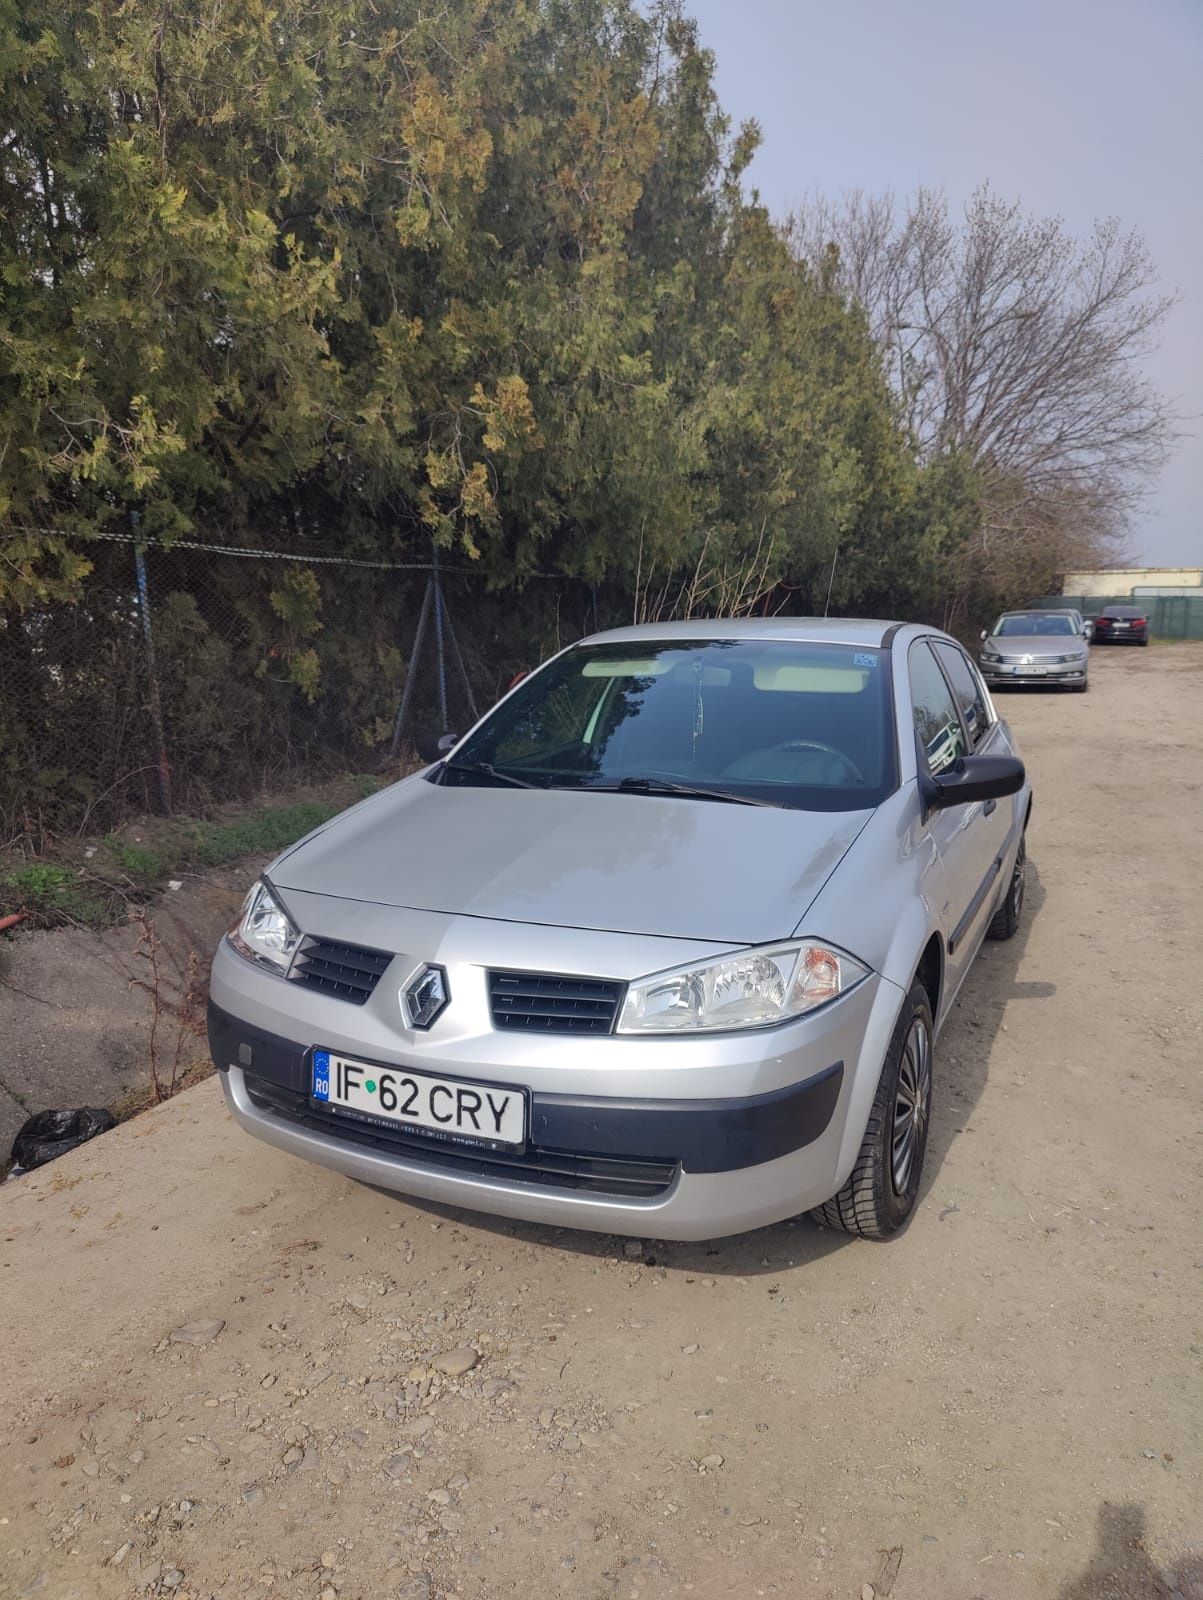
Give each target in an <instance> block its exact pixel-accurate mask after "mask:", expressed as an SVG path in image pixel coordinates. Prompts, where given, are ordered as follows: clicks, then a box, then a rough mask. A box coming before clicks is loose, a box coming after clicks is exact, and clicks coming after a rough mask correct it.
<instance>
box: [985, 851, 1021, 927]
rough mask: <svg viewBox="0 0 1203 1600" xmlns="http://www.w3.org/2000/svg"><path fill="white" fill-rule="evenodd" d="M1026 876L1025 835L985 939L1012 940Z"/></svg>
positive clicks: (1017, 925) (1016, 925) (1017, 924)
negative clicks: (1009, 879)
mask: <svg viewBox="0 0 1203 1600" xmlns="http://www.w3.org/2000/svg"><path fill="white" fill-rule="evenodd" d="M1027 875H1028V847H1027V835H1026V834H1025V835H1023V836H1021V838H1020V840H1019V849H1018V850H1017V851H1016V852H1015V866H1014V869H1013V871H1012V873H1011V881H1010V883H1009V884H1008V885H1007V892H1006V894H1005V895H1004V897H1003V900H1002V903H1001V905H1000V906H999V908H998V910H997V911H996V912H995V913H994V915H993V916H992V917H991V919H990V926H989V927H988V928H987V929H986V938H987V939H1013V938H1014V937H1015V933H1016V930H1017V929H1018V927H1019V916H1020V913H1021V912H1022V910H1023V894H1024V890H1025V888H1026V887H1027Z"/></svg>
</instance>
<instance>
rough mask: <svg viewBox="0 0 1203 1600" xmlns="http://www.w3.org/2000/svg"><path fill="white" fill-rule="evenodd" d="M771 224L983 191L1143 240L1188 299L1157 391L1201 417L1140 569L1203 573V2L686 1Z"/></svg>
mask: <svg viewBox="0 0 1203 1600" xmlns="http://www.w3.org/2000/svg"><path fill="white" fill-rule="evenodd" d="M686 9H687V10H688V11H689V12H691V13H692V15H693V16H695V17H696V18H697V21H698V24H699V29H700V32H701V37H702V42H703V43H704V44H705V45H706V46H708V47H709V48H710V49H711V50H713V51H714V53H715V55H716V57H717V85H718V92H719V97H720V99H721V101H722V103H723V106H724V108H725V109H726V111H727V112H728V113H730V115H731V116H732V117H733V118H734V120H735V121H736V122H737V123H738V122H740V121H743V120H745V119H746V118H748V117H755V118H756V120H757V121H758V122H759V123H760V125H761V127H762V129H763V130H764V142H763V144H762V146H761V150H760V153H759V155H758V156H757V157H756V160H755V161H754V162H753V164H752V167H751V170H750V172H749V176H748V182H749V183H750V184H752V185H754V186H755V187H757V188H758V189H759V190H760V193H761V197H762V199H763V200H764V202H765V203H766V204H767V205H768V206H769V208H770V209H771V210H772V211H773V212H774V213H777V214H783V213H784V212H786V211H788V210H791V209H793V208H794V207H795V206H797V204H798V203H799V202H800V201H801V200H802V199H803V198H804V197H805V196H806V195H807V194H808V193H811V192H814V191H819V192H822V193H827V194H831V195H836V194H838V193H840V191H842V190H844V189H850V188H861V189H867V190H883V189H894V190H895V191H896V192H897V193H898V194H900V195H905V194H907V193H909V192H911V191H912V190H914V189H915V188H917V187H918V186H919V185H920V184H924V185H927V186H928V187H930V188H938V189H943V190H944V191H945V192H946V193H947V194H948V196H949V198H950V200H951V201H952V202H953V204H954V205H958V204H960V203H961V202H962V201H963V200H964V199H965V198H966V197H967V196H968V195H969V194H970V193H971V192H972V190H973V189H974V188H975V187H976V186H977V185H978V184H979V183H980V182H982V181H983V180H988V181H989V183H990V184H991V186H992V187H993V188H994V189H995V190H997V191H998V193H999V194H1001V195H1002V196H1004V197H1006V198H1007V199H1017V200H1020V201H1021V202H1022V203H1023V205H1024V207H1025V208H1026V209H1028V210H1031V211H1034V212H1037V213H1039V214H1041V215H1045V216H1048V215H1057V216H1060V217H1062V218H1064V220H1065V223H1066V225H1067V226H1068V227H1069V228H1070V229H1071V230H1072V231H1073V232H1074V233H1078V234H1082V235H1085V234H1086V233H1088V231H1089V229H1090V227H1091V225H1092V223H1093V222H1094V220H1095V218H1096V217H1103V216H1116V217H1118V218H1119V219H1120V221H1121V222H1122V223H1123V224H1124V225H1125V226H1127V227H1134V228H1136V229H1137V230H1138V231H1139V232H1140V233H1141V234H1143V236H1144V238H1145V241H1146V243H1147V244H1148V246H1149V249H1150V252H1151V254H1152V256H1153V259H1154V260H1155V262H1156V263H1157V266H1158V269H1159V271H1160V273H1161V276H1162V285H1161V286H1162V288H1164V289H1165V290H1167V291H1177V292H1178V293H1179V294H1180V295H1181V297H1182V299H1181V303H1180V304H1179V305H1178V306H1177V307H1176V308H1175V310H1174V312H1173V313H1172V315H1171V318H1170V320H1169V321H1168V322H1167V324H1166V326H1165V331H1164V335H1163V339H1162V344H1161V348H1160V350H1159V351H1158V353H1157V354H1156V355H1155V356H1152V357H1150V359H1149V361H1148V362H1147V372H1148V375H1149V377H1150V378H1151V379H1152V380H1153V381H1154V382H1155V383H1156V385H1157V386H1158V387H1159V388H1160V389H1161V390H1162V391H1163V392H1164V393H1166V394H1167V395H1170V396H1171V397H1173V398H1174V399H1175V400H1176V401H1177V403H1178V406H1179V409H1180V410H1181V411H1182V412H1183V413H1185V414H1188V415H1189V416H1190V417H1191V418H1192V419H1193V420H1188V421H1187V422H1186V423H1185V424H1184V426H1185V428H1186V429H1188V430H1189V435H1190V436H1189V437H1186V438H1184V439H1182V440H1181V441H1180V443H1179V444H1178V447H1177V449H1176V450H1175V453H1174V456H1173V459H1172V460H1171V461H1170V462H1169V463H1168V465H1167V466H1166V467H1165V469H1164V471H1163V472H1162V474H1161V477H1160V479H1159V480H1158V482H1157V483H1156V484H1155V485H1154V487H1153V492H1152V495H1151V497H1150V501H1149V506H1148V510H1147V513H1146V514H1143V515H1141V516H1139V517H1138V519H1137V521H1136V523H1135V525H1134V527H1133V532H1132V537H1131V546H1130V548H1131V553H1132V555H1133V556H1134V557H1136V558H1137V559H1139V560H1142V561H1144V562H1146V563H1148V564H1152V563H1165V564H1167V565H1174V566H1184V565H1199V564H1203V271H1201V270H1200V263H1201V260H1203V0H1007V4H1005V5H1002V4H999V3H998V0H995V3H993V4H989V5H988V4H985V3H983V0H686Z"/></svg>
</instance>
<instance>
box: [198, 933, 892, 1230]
mask: <svg viewBox="0 0 1203 1600" xmlns="http://www.w3.org/2000/svg"><path fill="white" fill-rule="evenodd" d="M451 982H452V992H453V993H455V992H456V987H455V986H456V974H455V973H454V971H453V974H452V980H451ZM382 983H383V980H382ZM295 987H296V986H294V985H291V984H289V985H284V984H282V981H281V980H279V979H276V978H274V977H272V976H271V975H268V974H264V973H261V972H260V971H258V970H257V969H256V968H254V967H253V966H252V965H251V964H250V963H249V962H246V961H244V960H243V959H242V958H241V957H240V956H238V955H237V954H235V953H234V952H233V951H231V950H229V949H228V947H225V946H224V945H223V947H222V949H221V950H220V951H219V953H218V957H217V959H216V961H215V963H214V977H213V986H212V988H213V996H214V999H213V1002H211V1007H210V1013H209V1037H210V1047H211V1049H212V1052H213V1057H214V1060H215V1062H216V1064H217V1065H218V1067H219V1068H220V1069H221V1070H222V1077H223V1084H224V1088H225V1095H226V1100H227V1103H228V1105H229V1107H230V1110H231V1111H232V1112H233V1114H234V1116H235V1117H236V1119H237V1120H238V1121H239V1122H240V1123H241V1124H242V1126H243V1127H244V1128H245V1129H246V1130H247V1131H248V1132H250V1133H252V1134H254V1135H256V1136H257V1137H258V1138H261V1139H264V1140H266V1141H267V1142H268V1143H269V1144H272V1145H274V1146H276V1147H277V1148H278V1149H281V1150H285V1151H288V1152H289V1153H291V1154H294V1155H298V1156H302V1157H304V1158H305V1159H307V1160H311V1161H316V1162H318V1163H320V1164H321V1165H323V1166H326V1167H330V1168H333V1169H334V1170H336V1171H338V1172H341V1173H343V1174H345V1175H346V1176H348V1177H351V1178H355V1179H358V1180H360V1181H362V1182H366V1183H371V1184H374V1185H377V1186H379V1187H382V1188H386V1189H392V1190H396V1191H399V1192H401V1193H404V1194H409V1195H414V1196H416V1197H418V1198H421V1199H426V1200H430V1201H434V1202H438V1203H443V1204H450V1205H457V1206H466V1207H470V1208H474V1209H477V1210H481V1211H487V1212H491V1213H494V1214H497V1215H501V1216H506V1217H514V1218H522V1219H526V1220H528V1221H532V1222H542V1223H551V1224H557V1225H561V1226H569V1227H576V1228H584V1229H589V1230H593V1231H598V1232H607V1233H619V1234H637V1235H639V1236H641V1237H649V1238H660V1239H702V1238H716V1237H721V1236H723V1235H726V1234H732V1233H740V1232H744V1231H746V1230H748V1229H750V1228H756V1227H760V1226H763V1225H765V1224H768V1223H771V1222H777V1221H780V1220H782V1219H783V1218H785V1217H788V1216H793V1215H796V1214H798V1213H799V1212H802V1211H805V1210H808V1209H809V1208H810V1207H812V1206H815V1205H818V1204H820V1203H821V1202H822V1201H824V1200H827V1199H829V1198H830V1196H831V1195H832V1194H834V1193H835V1192H836V1190H838V1189H839V1188H840V1186H841V1184H842V1183H843V1181H844V1179H845V1178H846V1176H847V1170H848V1169H850V1167H851V1162H852V1160H853V1159H854V1157H855V1153H856V1150H857V1149H858V1148H859V1145H860V1141H861V1137H862V1136H863V1127H861V1128H853V1127H850V1126H849V1111H850V1106H851V1104H852V1102H853V1100H854V1099H855V1103H856V1105H857V1106H859V1105H860V1104H861V1103H862V1101H863V1100H864V1099H865V1094H864V1084H863V1082H862V1090H861V1093H860V1094H857V1095H855V1096H854V1094H853V1090H854V1086H855V1084H856V1082H857V1081H858V1080H859V1079H862V1078H863V1074H865V1073H869V1074H871V1076H872V1082H873V1085H874V1086H875V1084H876V1077H877V1074H878V1073H879V1072H880V1069H881V1063H882V1060H883V1059H884V1056H885V1051H886V1047H887V1045H888V1041H889V1037H890V1033H891V1032H892V1029H893V1025H894V1020H895V1018H896V1015H897V1010H898V1006H899V1005H900V1003H901V1000H902V995H901V993H900V991H898V990H897V989H896V988H895V987H894V985H892V984H890V983H889V982H887V981H885V980H883V979H880V978H878V977H877V976H875V975H874V976H872V977H870V978H868V979H866V980H865V981H864V982H863V983H862V984H860V985H859V986H858V987H857V989H855V990H853V991H852V992H851V993H850V994H848V995H846V996H844V997H843V999H841V1000H838V1001H836V1002H835V1003H834V1004H832V1005H830V1006H827V1007H825V1008H824V1009H823V1010H822V1011H820V1012H818V1013H816V1014H815V1015H814V1016H813V1017H811V1018H803V1019H800V1020H799V1021H798V1022H795V1023H790V1024H787V1025H785V1026H784V1027H782V1028H778V1029H773V1030H768V1031H767V1032H765V1033H762V1034H759V1035H757V1034H754V1033H749V1034H742V1035H725V1036H714V1037H713V1038H711V1039H709V1040H706V1039H690V1040H682V1039H648V1040H639V1039H625V1038H614V1037H605V1038H588V1039H581V1038H574V1037H565V1036H559V1037H557V1036H544V1035H539V1036H538V1037H527V1036H524V1037H522V1038H521V1039H519V1040H517V1041H515V1040H514V1039H512V1038H506V1037H504V1036H502V1035H498V1034H493V1035H492V1036H491V1037H489V1036H486V1037H482V1038H480V1039H478V1040H477V1041H476V1044H475V1048H474V1049H472V1050H471V1051H470V1052H469V1051H468V1050H466V1049H462V1048H461V1049H456V1050H455V1051H454V1052H451V1051H449V1050H445V1049H439V1048H438V1047H437V1046H435V1045H433V1042H432V1041H417V1040H413V1039H409V1040H402V1039H396V1040H394V1041H393V1043H392V1046H391V1048H386V1047H385V1046H384V1044H383V1041H382V1039H381V1037H380V1030H379V1028H378V1027H375V1026H373V1020H372V1018H371V1016H370V1008H369V1007H354V1006H348V1005H347V1004H345V1003H344V1002H340V1001H339V1000H337V999H331V998H330V997H327V996H324V995H316V996H315V995H313V994H310V993H304V992H302V993H300V994H298V995H296V997H295V998H296V1005H297V1009H298V1010H304V1011H305V1012H306V1013H307V1014H308V1016H307V1019H305V1020H303V1019H301V1018H296V1017H294V1018H293V1020H292V1024H291V1027H290V1029H289V1033H287V1034H286V1033H284V1032H282V1031H280V1023H279V1021H278V1020H276V1016H275V1013H274V1012H269V1013H268V1014H269V1015H270V1016H271V1017H272V1023H271V1025H270V1026H267V1027H265V1026H264V1025H263V1023H262V1021H261V1020H259V1019H260V1018H261V1017H262V1016H263V1015H264V1004H263V995H264V994H266V995H267V998H268V1000H269V1001H274V1000H276V999H277V998H278V995H279V992H280V991H281V990H282V989H287V990H288V991H292V990H293V989H294V988H295ZM463 987H464V984H463V979H462V975H461V989H462V988H463ZM239 991H241V993H239ZM289 998H290V999H291V998H292V995H291V994H290V995H289ZM247 1019H254V1020H247ZM298 1035H299V1037H298ZM515 1044H518V1045H520V1046H521V1049H522V1054H523V1055H525V1057H526V1061H525V1069H524V1070H523V1069H522V1068H521V1067H520V1066H519V1062H518V1058H517V1057H516V1056H515V1054H514V1051H513V1047H514V1045H515ZM318 1046H325V1047H327V1048H330V1047H333V1048H336V1049H338V1050H340V1051H343V1052H345V1053H346V1054H348V1055H350V1056H353V1057H355V1058H357V1059H360V1060H366V1061H369V1062H373V1061H374V1062H379V1063H381V1064H384V1065H392V1066H405V1065H409V1066H411V1067H413V1068H414V1069H415V1070H417V1069H420V1070H423V1071H426V1072H434V1073H438V1072H440V1071H446V1072H448V1073H450V1074H452V1075H460V1076H470V1077H472V1078H473V1079H474V1080H475V1081H477V1082H489V1081H490V1079H491V1078H495V1079H496V1081H497V1082H498V1083H499V1084H501V1083H505V1084H511V1085H513V1084H515V1083H519V1084H521V1085H523V1086H524V1087H526V1088H528V1089H529V1091H530V1100H531V1125H530V1138H529V1143H528V1145H527V1147H526V1149H525V1150H524V1151H523V1152H521V1153H520V1154H517V1153H514V1152H510V1151H497V1150H493V1149H485V1148H482V1147H480V1146H475V1145H470V1144H466V1143H456V1142H452V1141H442V1140H438V1139H431V1138H429V1137H427V1136H425V1135H423V1134H422V1133H420V1132H417V1131H411V1130H409V1129H395V1128H392V1127H386V1126H382V1124H381V1122H380V1121H379V1120H378V1119H373V1120H371V1121H362V1120H360V1119H357V1118H354V1117H352V1116H348V1115H346V1114H340V1113H337V1112H331V1111H330V1109H329V1108H328V1107H324V1106H322V1105H321V1104H320V1103H319V1102H316V1101H314V1100H313V1099H312V1096H311V1094H310V1089H311V1084H312V1066H311V1056H312V1051H313V1049H314V1048H315V1047H318ZM469 1056H471V1058H472V1059H471V1061H469V1059H468V1058H469ZM490 1056H492V1057H493V1059H490ZM608 1060H612V1061H613V1062H614V1065H613V1066H612V1067H611V1068H609V1069H607V1066H606V1065H605V1063H606V1062H607V1061H608ZM868 1098H869V1099H871V1098H872V1093H871V1090H870V1092H869V1095H868ZM856 1115H858V1116H859V1115H860V1113H859V1112H857V1113H856Z"/></svg>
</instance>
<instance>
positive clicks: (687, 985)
mask: <svg viewBox="0 0 1203 1600" xmlns="http://www.w3.org/2000/svg"><path fill="white" fill-rule="evenodd" d="M868 976H869V969H868V967H865V966H862V965H861V963H860V962H859V961H854V960H853V959H852V957H851V956H848V955H845V954H844V953H843V951H842V950H831V949H828V948H827V947H826V946H825V945H817V944H778V945H766V946H764V947H763V948H761V949H758V950H744V951H741V952H740V953H739V954H738V955H734V956H723V957H721V958H720V959H719V960H717V961H704V962H699V963H698V964H697V965H696V966H690V967H674V968H672V970H671V971H669V972H656V973H653V974H652V976H651V977H650V978H641V979H640V980H639V982H637V983H633V984H631V985H630V987H629V988H628V989H627V998H626V1002H625V1004H624V1005H623V1008H622V1014H621V1015H620V1017H619V1019H618V1030H617V1031H618V1032H619V1033H699V1032H703V1031H704V1032H718V1031H720V1030H721V1031H723V1032H730V1031H732V1030H733V1029H738V1028H769V1027H772V1025H773V1024H774V1023H776V1022H787V1021H789V1019H790V1018H791V1017H800V1016H802V1015H803V1014H804V1013H805V1012H807V1011H814V1010H815V1009H816V1007H818V1006H824V1005H826V1004H827V1002H828V1001H829V1000H834V999H836V997H837V996H838V995H841V994H845V993H847V991H848V990H849V989H851V988H853V987H854V986H855V985H856V984H858V983H860V982H861V980H862V979H863V978H867V977H868Z"/></svg>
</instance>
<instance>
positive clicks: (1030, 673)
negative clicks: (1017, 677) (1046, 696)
mask: <svg viewBox="0 0 1203 1600" xmlns="http://www.w3.org/2000/svg"><path fill="white" fill-rule="evenodd" d="M1015 670H1016V672H1019V673H1022V674H1023V675H1024V677H1028V678H1031V677H1035V676H1037V675H1038V674H1040V673H1041V672H1044V671H1045V670H1046V669H1045V668H1044V667H1016V668H1015Z"/></svg>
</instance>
